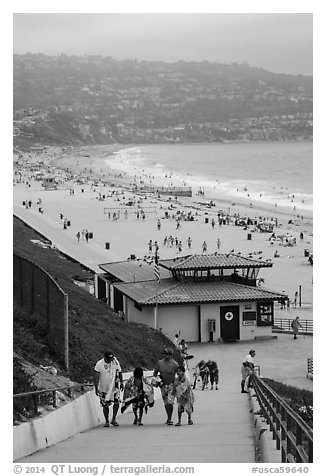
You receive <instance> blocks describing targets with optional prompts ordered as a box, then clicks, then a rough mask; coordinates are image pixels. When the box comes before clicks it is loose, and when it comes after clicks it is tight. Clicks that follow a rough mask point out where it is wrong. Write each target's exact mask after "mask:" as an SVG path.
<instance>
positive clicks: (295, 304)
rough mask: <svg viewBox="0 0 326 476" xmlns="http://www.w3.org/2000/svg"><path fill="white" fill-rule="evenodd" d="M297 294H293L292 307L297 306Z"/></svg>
mask: <svg viewBox="0 0 326 476" xmlns="http://www.w3.org/2000/svg"><path fill="white" fill-rule="evenodd" d="M298 294H299V293H298V291H296V292H295V293H294V299H293V305H294V307H297V304H298Z"/></svg>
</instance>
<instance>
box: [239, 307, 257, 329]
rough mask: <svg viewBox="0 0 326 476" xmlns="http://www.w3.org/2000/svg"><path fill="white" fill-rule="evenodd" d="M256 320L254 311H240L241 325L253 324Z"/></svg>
mask: <svg viewBox="0 0 326 476" xmlns="http://www.w3.org/2000/svg"><path fill="white" fill-rule="evenodd" d="M256 322H257V314H256V311H244V312H243V313H242V325H243V326H255V325H256Z"/></svg>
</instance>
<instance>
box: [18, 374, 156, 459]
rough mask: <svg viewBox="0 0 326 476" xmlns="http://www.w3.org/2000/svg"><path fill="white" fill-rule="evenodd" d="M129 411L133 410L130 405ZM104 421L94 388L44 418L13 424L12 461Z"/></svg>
mask: <svg viewBox="0 0 326 476" xmlns="http://www.w3.org/2000/svg"><path fill="white" fill-rule="evenodd" d="M152 374H153V372H152V371H147V372H144V375H145V376H151V375H152ZM131 375H132V373H131V372H127V373H124V374H123V378H124V380H127V379H128V378H129V377H130V376H131ZM154 397H155V400H158V399H159V398H161V392H160V389H158V388H155V389H154ZM127 411H131V407H130V408H129V409H128V410H127ZM103 423H104V417H103V411H102V407H101V405H100V402H99V398H98V397H97V396H96V395H95V391H94V390H92V391H90V392H87V393H85V394H83V395H82V396H80V397H79V398H76V400H73V401H72V402H70V403H67V404H66V405H64V406H62V407H61V408H58V409H56V410H53V412H51V413H48V414H47V415H45V416H44V417H40V418H35V419H34V420H33V421H31V422H26V423H22V424H21V425H18V426H14V427H13V460H14V461H16V460H17V459H19V458H23V457H24V456H27V455H30V454H32V453H35V452H36V451H39V450H41V449H43V448H46V447H48V446H51V445H54V444H56V443H59V442H60V441H64V440H66V439H67V438H70V437H71V436H74V435H76V434H77V433H80V432H81V431H85V430H90V429H91V428H95V427H96V426H99V425H101V424H103Z"/></svg>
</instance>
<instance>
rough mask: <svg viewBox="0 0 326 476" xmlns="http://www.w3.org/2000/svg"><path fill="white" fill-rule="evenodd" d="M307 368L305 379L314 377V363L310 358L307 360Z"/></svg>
mask: <svg viewBox="0 0 326 476" xmlns="http://www.w3.org/2000/svg"><path fill="white" fill-rule="evenodd" d="M307 368H308V371H307V377H309V378H312V377H313V375H314V361H313V358H312V357H311V358H309V359H307Z"/></svg>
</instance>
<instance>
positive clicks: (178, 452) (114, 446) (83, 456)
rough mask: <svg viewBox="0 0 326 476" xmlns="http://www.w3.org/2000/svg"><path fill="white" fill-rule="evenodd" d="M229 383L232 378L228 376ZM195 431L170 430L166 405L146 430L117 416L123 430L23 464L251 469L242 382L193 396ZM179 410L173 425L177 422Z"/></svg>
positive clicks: (95, 434) (79, 439)
mask: <svg viewBox="0 0 326 476" xmlns="http://www.w3.org/2000/svg"><path fill="white" fill-rule="evenodd" d="M230 377H231V376H230ZM195 397H196V402H195V411H194V414H193V420H194V425H192V426H189V425H187V423H186V417H185V416H184V418H183V422H182V423H183V424H182V426H181V427H176V426H166V425H165V424H164V422H165V420H166V416H165V411H164V407H163V403H162V401H161V400H158V401H156V402H155V405H154V407H153V408H152V409H150V410H149V412H148V414H147V415H145V416H144V420H143V421H144V426H143V427H138V426H133V425H132V421H133V415H132V414H131V413H127V414H124V415H123V416H119V418H118V421H119V423H120V427H118V428H114V427H110V428H104V427H99V428H96V429H94V430H90V431H86V432H84V433H80V434H78V435H76V436H75V437H73V438H70V439H68V440H66V441H64V442H62V443H59V444H57V445H54V446H52V447H50V448H46V449H44V450H41V451H39V452H38V453H35V454H33V455H30V456H28V457H25V458H23V459H21V460H20V462H24V463H40V462H47V463H63V462H66V463H69V462H75V463H95V462H97V463H100V462H115V463H121V462H124V463H126V462H129V463H137V462H143V463H144V462H149V463H152V462H157V463H161V462H164V463H230V462H232V463H253V462H254V461H255V451H254V439H253V433H252V428H251V422H250V413H249V404H248V397H247V395H245V394H240V392H239V379H235V380H234V379H233V378H229V379H227V380H226V381H225V382H224V383H223V385H222V386H221V388H220V390H218V391H216V390H210V389H206V390H205V391H201V390H200V389H196V390H195ZM176 417H177V415H176V409H175V411H174V415H173V418H174V421H176Z"/></svg>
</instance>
